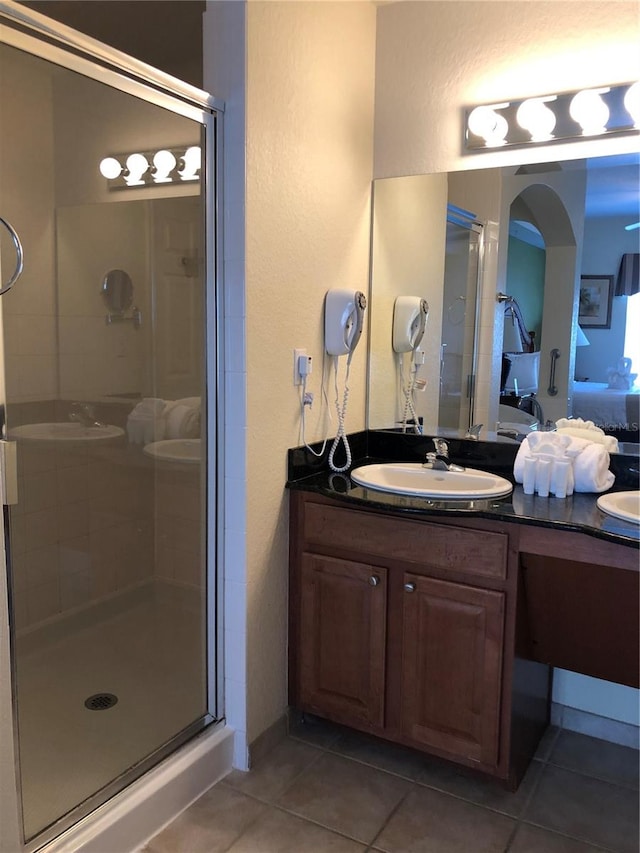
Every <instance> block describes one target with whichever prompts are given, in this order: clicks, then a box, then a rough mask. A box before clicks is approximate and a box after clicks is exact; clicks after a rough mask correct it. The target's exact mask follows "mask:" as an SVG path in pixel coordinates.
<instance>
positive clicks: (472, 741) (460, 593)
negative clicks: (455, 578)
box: [402, 573, 505, 766]
mask: <svg viewBox="0 0 640 853" xmlns="http://www.w3.org/2000/svg"><path fill="white" fill-rule="evenodd" d="M504 598H505V596H504V593H502V592H496V591H492V590H486V589H478V588H476V587H471V586H466V585H464V584H458V583H450V582H448V581H442V580H435V579H433V578H428V577H423V576H420V575H413V574H409V573H405V575H404V598H403V645H402V728H403V732H404V735H405V737H408V738H410V739H411V740H412V741H414V742H415V744H416V745H422V746H426V747H430V748H433V749H435V750H437V751H439V752H442V753H448V754H450V755H451V756H452V757H454V756H462V757H464V758H466V759H469V760H472V761H478V762H480V763H481V764H484V765H487V766H489V765H491V766H495V765H496V764H497V763H498V736H499V720H500V693H501V673H502V647H503V626H504Z"/></svg>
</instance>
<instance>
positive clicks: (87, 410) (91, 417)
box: [69, 403, 104, 427]
mask: <svg viewBox="0 0 640 853" xmlns="http://www.w3.org/2000/svg"><path fill="white" fill-rule="evenodd" d="M69 420H70V421H74V422H75V423H78V424H82V426H86V427H101V426H104V424H103V423H101V422H100V421H99V420H97V419H96V410H95V406H93V405H91V403H72V404H71V411H70V412H69Z"/></svg>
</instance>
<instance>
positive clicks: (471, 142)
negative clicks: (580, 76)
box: [464, 82, 640, 151]
mask: <svg viewBox="0 0 640 853" xmlns="http://www.w3.org/2000/svg"><path fill="white" fill-rule="evenodd" d="M639 126H640V85H639V84H638V83H637V82H636V83H625V84H623V85H620V86H618V85H616V86H600V87H594V88H592V89H582V90H581V91H579V92H569V93H565V94H562V95H555V94H550V95H543V96H539V97H533V98H525V99H522V100H517V101H506V102H504V103H501V104H489V105H486V106H477V107H473V108H470V109H467V110H465V124H464V127H465V133H464V144H465V148H466V149H467V150H473V151H481V150H482V149H491V148H496V147H498V146H502V145H530V144H534V145H535V144H541V143H547V142H551V141H554V140H567V139H579V138H582V137H585V136H588V137H593V136H601V135H603V134H607V135H609V134H621V133H625V134H629V133H634V132H635V131H637V129H638V127H639Z"/></svg>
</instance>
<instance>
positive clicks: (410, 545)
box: [303, 501, 508, 579]
mask: <svg viewBox="0 0 640 853" xmlns="http://www.w3.org/2000/svg"><path fill="white" fill-rule="evenodd" d="M303 535H304V541H305V542H306V543H307V545H311V546H313V545H315V546H320V547H321V548H322V547H323V546H324V547H327V546H330V547H331V548H338V549H341V550H343V549H345V548H346V549H348V550H349V551H352V552H355V553H356V554H357V555H359V556H364V555H367V556H370V557H387V558H388V557H389V556H391V557H393V559H395V560H404V561H411V562H415V563H420V564H422V565H425V566H432V567H434V568H437V569H445V570H447V569H448V570H453V571H458V572H464V573H465V574H468V575H479V576H481V577H490V578H502V579H504V578H505V577H506V569H507V544H508V537H507V535H506V534H505V533H490V532H486V531H484V530H470V529H469V528H463V527H453V526H452V525H450V524H447V525H446V526H444V525H438V524H430V523H429V522H425V521H424V520H423V519H420V520H416V521H410V520H406V519H403V518H391V517H389V516H382V515H369V514H368V513H363V512H357V511H354V510H347V509H344V508H343V507H331V506H326V505H324V504H317V503H313V502H312V501H308V502H307V503H306V504H305V512H304V530H303Z"/></svg>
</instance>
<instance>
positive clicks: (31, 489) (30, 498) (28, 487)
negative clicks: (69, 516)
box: [19, 471, 58, 513]
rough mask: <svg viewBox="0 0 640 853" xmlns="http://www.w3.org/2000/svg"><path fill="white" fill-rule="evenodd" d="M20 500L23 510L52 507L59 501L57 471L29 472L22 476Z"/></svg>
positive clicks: (34, 510) (32, 510) (29, 510)
mask: <svg viewBox="0 0 640 853" xmlns="http://www.w3.org/2000/svg"><path fill="white" fill-rule="evenodd" d="M19 501H20V504H21V506H22V510H23V512H26V513H29V512H37V511H38V510H41V509H50V508H51V507H55V506H56V505H57V503H58V481H57V477H56V472H55V471H43V472H41V473H39V474H28V475H27V476H25V477H23V478H22V483H21V489H20V492H19Z"/></svg>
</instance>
